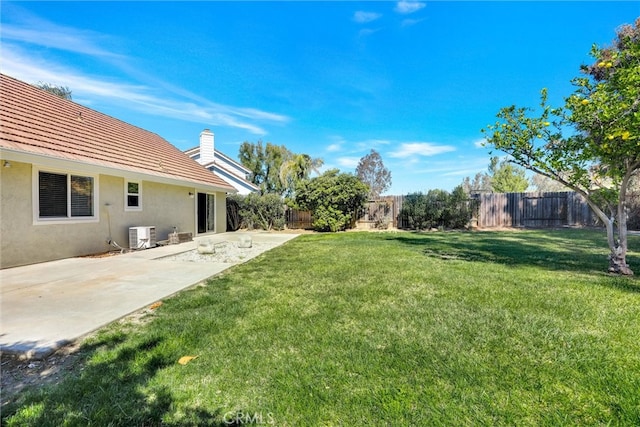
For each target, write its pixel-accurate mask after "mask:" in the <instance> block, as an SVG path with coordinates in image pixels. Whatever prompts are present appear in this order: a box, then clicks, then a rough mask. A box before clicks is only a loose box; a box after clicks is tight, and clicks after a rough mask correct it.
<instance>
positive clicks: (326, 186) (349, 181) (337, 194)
mask: <svg viewBox="0 0 640 427" xmlns="http://www.w3.org/2000/svg"><path fill="white" fill-rule="evenodd" d="M368 193H369V187H368V186H367V185H366V184H363V183H362V181H360V180H359V179H358V178H357V177H356V176H355V175H352V174H348V173H340V171H339V170H338V169H332V170H329V171H326V172H325V173H323V174H322V175H320V176H319V177H316V178H313V179H311V180H308V181H303V182H301V183H300V184H299V185H298V186H297V187H296V196H295V204H296V207H297V208H299V209H302V210H309V211H311V213H312V215H313V218H314V221H313V228H314V229H315V230H317V231H332V232H335V231H341V230H345V229H347V228H350V227H352V226H353V222H354V221H355V219H356V218H357V217H358V214H359V213H360V211H362V208H363V207H364V203H365V201H366V200H367V195H368Z"/></svg>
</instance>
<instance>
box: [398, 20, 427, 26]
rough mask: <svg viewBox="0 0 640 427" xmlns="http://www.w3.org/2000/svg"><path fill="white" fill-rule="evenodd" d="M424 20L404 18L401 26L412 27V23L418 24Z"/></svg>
mask: <svg viewBox="0 0 640 427" xmlns="http://www.w3.org/2000/svg"><path fill="white" fill-rule="evenodd" d="M421 21H423V19H403V20H402V23H401V24H400V26H402V27H410V26H412V25H416V24H417V23H419V22H421Z"/></svg>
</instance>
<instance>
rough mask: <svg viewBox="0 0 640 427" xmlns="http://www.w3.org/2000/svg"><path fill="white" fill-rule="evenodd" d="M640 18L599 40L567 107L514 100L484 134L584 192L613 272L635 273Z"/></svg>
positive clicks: (531, 166)
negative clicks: (630, 237)
mask: <svg viewBox="0 0 640 427" xmlns="http://www.w3.org/2000/svg"><path fill="white" fill-rule="evenodd" d="M639 27H640V18H638V19H637V20H636V22H635V27H634V26H631V25H625V26H623V27H621V28H620V29H619V30H618V31H617V36H616V39H615V40H614V43H613V45H612V46H610V47H606V48H600V47H598V46H596V45H594V46H593V47H592V49H591V56H592V57H593V59H594V62H593V63H592V64H591V65H582V66H581V68H580V70H581V72H582V76H580V77H577V78H575V79H573V80H572V84H573V86H574V88H575V90H574V92H573V94H571V95H570V96H569V97H568V98H565V104H564V106H562V107H558V108H552V107H551V106H549V105H548V104H547V91H546V89H543V90H542V93H541V103H540V111H539V112H538V113H536V112H535V111H534V110H533V109H531V108H522V107H520V108H517V107H516V106H514V105H512V106H510V107H506V108H503V109H501V110H500V112H499V113H498V114H497V117H498V119H499V120H498V121H497V122H496V123H495V124H494V125H489V126H487V128H486V129H483V132H484V133H486V134H487V135H488V137H487V142H488V143H489V144H490V145H492V146H494V147H495V148H497V149H499V150H502V151H504V152H506V153H508V154H509V155H511V157H512V158H513V161H514V162H515V163H517V164H519V165H520V166H523V167H525V168H527V169H529V170H532V171H534V172H536V173H539V174H541V175H544V176H547V177H549V178H551V179H554V180H556V181H558V182H560V183H561V184H563V185H565V186H567V187H569V188H571V189H573V190H575V191H576V192H578V193H579V194H581V195H582V196H583V197H584V198H585V200H586V202H587V204H588V205H589V207H590V208H591V209H592V211H593V212H594V213H595V215H596V216H597V217H598V218H599V219H600V220H601V221H602V222H603V223H604V224H605V227H606V230H607V242H608V245H609V249H610V254H609V271H610V272H614V273H618V274H624V275H632V274H633V271H632V270H631V269H630V268H629V265H628V264H627V262H626V254H627V203H628V200H627V195H628V194H627V193H628V190H629V185H630V183H631V182H632V179H633V178H634V177H637V175H638V170H639V169H640V28H639Z"/></svg>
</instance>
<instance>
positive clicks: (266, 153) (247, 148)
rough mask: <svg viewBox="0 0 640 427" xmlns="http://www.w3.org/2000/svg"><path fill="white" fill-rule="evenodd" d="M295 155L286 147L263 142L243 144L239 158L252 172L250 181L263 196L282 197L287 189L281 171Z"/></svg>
mask: <svg viewBox="0 0 640 427" xmlns="http://www.w3.org/2000/svg"><path fill="white" fill-rule="evenodd" d="M292 156H293V154H292V153H291V151H289V150H287V148H286V147H285V146H284V145H274V144H271V143H270V142H267V144H266V145H262V141H258V142H257V143H255V144H253V143H250V142H247V141H245V142H243V143H242V144H241V145H240V152H239V154H238V158H239V159H240V163H241V164H242V165H243V166H244V167H246V168H247V169H249V170H250V171H251V176H250V177H249V180H250V181H251V182H252V183H254V184H255V185H257V186H258V187H259V188H260V192H261V193H262V194H270V193H275V194H279V195H282V194H283V193H284V192H285V188H284V186H283V185H282V182H281V180H280V169H281V168H282V165H283V164H284V163H285V162H286V161H288V160H289V159H290V158H291V157H292Z"/></svg>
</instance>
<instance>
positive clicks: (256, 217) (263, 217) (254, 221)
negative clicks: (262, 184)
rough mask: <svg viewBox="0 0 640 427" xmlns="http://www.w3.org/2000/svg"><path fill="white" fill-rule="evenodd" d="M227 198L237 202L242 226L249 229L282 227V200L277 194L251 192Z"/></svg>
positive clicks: (277, 228)
mask: <svg viewBox="0 0 640 427" xmlns="http://www.w3.org/2000/svg"><path fill="white" fill-rule="evenodd" d="M229 198H230V199H232V200H234V201H235V202H237V203H238V206H239V208H238V212H239V215H240V222H241V226H242V227H243V228H247V229H249V230H255V229H262V230H283V229H284V227H285V217H284V201H283V200H282V198H281V197H280V196H278V195H277V194H264V195H260V194H258V193H251V194H249V195H246V196H241V195H233V196H229Z"/></svg>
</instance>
